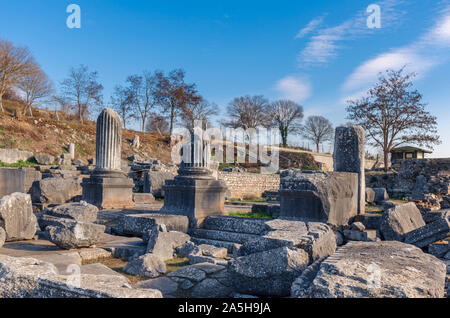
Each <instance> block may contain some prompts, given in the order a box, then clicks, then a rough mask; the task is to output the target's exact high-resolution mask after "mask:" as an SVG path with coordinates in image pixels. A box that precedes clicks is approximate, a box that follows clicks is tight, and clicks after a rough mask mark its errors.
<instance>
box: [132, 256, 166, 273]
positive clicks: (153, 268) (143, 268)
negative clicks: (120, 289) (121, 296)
mask: <svg viewBox="0 0 450 318" xmlns="http://www.w3.org/2000/svg"><path fill="white" fill-rule="evenodd" d="M123 270H124V272H126V273H127V274H130V275H138V276H143V277H149V278H154V277H158V276H160V275H161V274H164V273H165V272H166V264H165V263H164V261H163V260H162V259H161V258H159V257H158V256H156V255H153V254H144V255H142V256H139V257H136V258H132V259H130V260H129V262H128V264H127V265H126V266H125V267H124V268H123Z"/></svg>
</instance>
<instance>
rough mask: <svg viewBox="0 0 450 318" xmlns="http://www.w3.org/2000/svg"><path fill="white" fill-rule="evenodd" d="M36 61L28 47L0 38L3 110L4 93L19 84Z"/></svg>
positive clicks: (0, 80) (0, 84) (0, 102)
mask: <svg viewBox="0 0 450 318" xmlns="http://www.w3.org/2000/svg"><path fill="white" fill-rule="evenodd" d="M33 63H34V60H33V57H32V55H31V53H30V51H29V50H28V48H26V47H16V46H14V45H13V44H12V43H11V42H9V41H5V40H0V110H1V112H3V111H4V110H3V103H2V100H3V95H4V94H5V93H6V90H7V89H10V88H11V87H12V86H13V85H15V84H17V82H18V80H19V79H20V78H21V77H23V76H25V75H27V74H28V73H29V72H30V71H31V69H32V67H31V65H32V64H33Z"/></svg>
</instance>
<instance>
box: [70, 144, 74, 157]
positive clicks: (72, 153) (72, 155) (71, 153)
mask: <svg viewBox="0 0 450 318" xmlns="http://www.w3.org/2000/svg"><path fill="white" fill-rule="evenodd" d="M69 155H70V159H72V160H74V159H75V144H69Z"/></svg>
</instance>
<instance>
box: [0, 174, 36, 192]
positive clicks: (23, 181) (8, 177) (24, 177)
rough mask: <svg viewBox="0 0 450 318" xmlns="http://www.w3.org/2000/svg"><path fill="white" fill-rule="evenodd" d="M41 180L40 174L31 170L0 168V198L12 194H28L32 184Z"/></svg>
mask: <svg viewBox="0 0 450 318" xmlns="http://www.w3.org/2000/svg"><path fill="white" fill-rule="evenodd" d="M41 179H42V175H41V173H40V172H39V171H36V170H34V169H31V168H20V169H16V168H0V198H2V197H4V196H5V195H9V194H12V193H14V192H22V193H28V191H29V190H30V188H31V186H32V184H33V182H34V181H36V180H41Z"/></svg>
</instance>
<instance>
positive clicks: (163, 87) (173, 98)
mask: <svg viewBox="0 0 450 318" xmlns="http://www.w3.org/2000/svg"><path fill="white" fill-rule="evenodd" d="M185 75H186V74H185V72H184V71H183V70H181V69H177V70H173V71H171V72H170V73H169V74H168V75H167V76H165V75H164V73H163V72H157V73H156V79H157V85H156V86H157V91H156V99H157V103H158V104H159V105H160V106H161V107H162V108H163V110H164V111H165V112H168V113H169V134H170V135H172V132H173V127H174V123H175V120H176V119H177V118H178V116H179V115H180V113H181V112H182V111H183V109H184V107H186V105H190V104H194V103H197V102H199V101H200V100H201V97H200V96H199V95H198V94H197V90H196V86H195V84H187V83H186V82H185V81H184V77H185Z"/></svg>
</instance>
